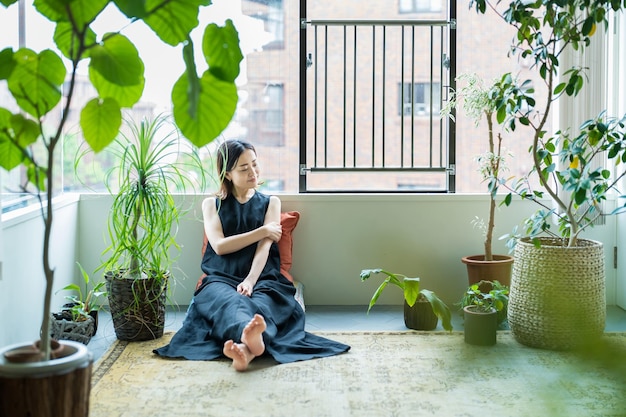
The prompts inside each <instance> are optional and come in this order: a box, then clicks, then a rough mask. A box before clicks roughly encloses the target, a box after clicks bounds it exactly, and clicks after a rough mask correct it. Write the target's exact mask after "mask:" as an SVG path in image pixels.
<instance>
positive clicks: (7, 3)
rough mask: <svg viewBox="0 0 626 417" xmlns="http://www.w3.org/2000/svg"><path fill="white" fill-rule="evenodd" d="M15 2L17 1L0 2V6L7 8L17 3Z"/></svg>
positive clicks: (6, 0)
mask: <svg viewBox="0 0 626 417" xmlns="http://www.w3.org/2000/svg"><path fill="white" fill-rule="evenodd" d="M17 2H18V0H0V4H2V5H4V6H5V7H9V6H10V5H12V4H13V3H17Z"/></svg>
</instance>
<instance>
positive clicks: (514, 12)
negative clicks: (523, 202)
mask: <svg viewBox="0 0 626 417" xmlns="http://www.w3.org/2000/svg"><path fill="white" fill-rule="evenodd" d="M488 5H489V6H490V7H489V8H492V6H493V5H491V4H490V3H489V1H488V0H470V7H473V8H475V9H476V11H477V12H478V13H485V12H486V10H487V9H488V8H487V6H488ZM624 8H626V3H622V2H620V1H616V0H599V1H594V2H589V1H587V0H567V1H561V0H559V1H555V0H544V1H534V2H528V1H525V0H514V1H512V2H510V3H509V4H508V6H506V9H505V10H504V11H503V12H502V14H501V17H502V18H503V19H504V21H505V22H507V23H508V24H510V25H511V26H512V27H513V28H514V30H515V37H514V39H513V42H512V43H513V45H512V53H513V54H519V55H520V56H521V57H522V58H524V59H526V60H530V62H531V63H532V65H531V68H532V69H534V70H536V71H537V73H538V75H539V76H540V77H541V79H542V80H543V81H544V82H545V84H546V86H547V93H548V94H547V98H546V101H545V102H543V103H542V104H541V105H537V103H533V102H528V108H521V107H515V106H514V107H510V106H508V105H506V103H504V102H502V103H499V104H498V106H497V113H498V122H499V123H509V124H510V123H514V122H515V121H519V122H520V123H521V124H523V125H525V126H528V127H529V128H530V129H531V131H532V133H533V139H532V144H531V146H530V148H529V149H530V153H531V155H532V157H533V168H532V170H531V172H530V173H529V174H528V175H527V176H525V177H524V178H521V179H518V180H517V181H515V182H513V183H512V184H511V185H510V186H507V188H509V190H510V194H509V196H507V198H506V199H505V204H506V205H508V204H510V203H511V201H512V198H511V194H515V195H518V196H520V197H521V198H522V199H528V200H532V201H535V202H537V203H538V204H539V205H540V206H542V208H540V209H539V211H538V212H537V213H536V214H535V215H533V216H531V217H529V218H528V219H527V220H526V221H525V222H524V223H525V226H524V231H523V233H518V232H517V229H515V230H514V231H513V233H512V234H509V235H508V236H507V237H508V238H509V241H508V243H507V245H508V246H509V247H510V248H512V247H513V246H514V244H515V242H516V241H517V239H519V238H520V237H522V236H523V235H526V236H528V237H530V238H531V240H532V241H533V242H535V244H537V245H538V244H539V236H540V235H542V234H548V235H552V236H555V237H560V238H563V240H564V241H567V245H568V246H575V245H576V240H577V238H578V236H579V235H580V233H581V232H582V231H583V230H585V229H587V228H588V227H592V226H593V224H594V221H595V219H597V218H598V217H599V216H604V215H607V214H616V213H620V212H623V211H626V204H624V205H622V206H621V207H618V208H617V210H615V211H613V212H612V213H604V212H603V211H602V206H601V203H602V202H603V201H604V200H605V199H606V197H607V194H609V193H612V192H615V193H617V195H620V196H621V197H623V195H622V194H621V193H620V191H619V190H618V188H617V184H618V183H619V181H620V180H621V179H622V178H623V177H624V176H626V169H624V166H625V165H624V162H626V137H625V134H626V133H625V132H626V129H624V125H625V122H626V116H622V117H621V118H619V117H613V116H608V115H607V114H606V112H605V111H601V112H600V113H599V114H598V115H597V116H593V117H592V118H591V119H589V120H588V121H586V122H584V123H583V124H582V125H581V126H580V127H579V129H578V131H574V132H571V131H565V130H561V131H558V132H556V133H555V134H554V135H550V134H548V133H547V132H546V122H547V120H548V119H549V116H550V111H551V109H552V107H553V105H554V104H555V103H556V102H557V100H559V99H560V98H561V97H564V96H569V97H576V96H577V95H578V94H579V93H580V92H581V91H582V89H583V87H584V81H585V77H586V74H585V70H586V69H585V68H581V67H578V66H575V65H574V66H566V67H562V65H561V64H562V63H563V62H564V61H563V59H562V58H563V57H562V54H563V53H564V52H566V51H570V50H575V51H583V50H584V49H585V48H586V47H588V46H589V45H590V43H591V37H592V36H593V35H594V34H595V33H596V29H597V27H598V26H599V25H602V26H604V27H606V26H607V25H608V16H609V15H610V12H611V11H616V12H621V11H623V9H624ZM598 159H600V160H602V161H608V163H609V164H610V163H611V162H613V165H614V172H613V171H612V170H609V169H605V168H602V167H597V163H596V162H595V161H597V160H598ZM592 160H594V161H593V162H592ZM532 177H536V180H537V182H538V183H539V185H540V187H541V189H539V190H536V189H534V187H533V186H532V184H534V182H533V181H531V178H532ZM544 192H545V193H546V194H547V196H548V197H550V198H551V199H552V200H553V201H554V203H555V206H556V207H548V206H547V205H544V204H543V203H542V202H541V201H539V199H540V198H542V197H543V196H544ZM555 217H556V218H557V219H558V220H557V226H558V231H554V230H551V221H550V219H552V218H555Z"/></svg>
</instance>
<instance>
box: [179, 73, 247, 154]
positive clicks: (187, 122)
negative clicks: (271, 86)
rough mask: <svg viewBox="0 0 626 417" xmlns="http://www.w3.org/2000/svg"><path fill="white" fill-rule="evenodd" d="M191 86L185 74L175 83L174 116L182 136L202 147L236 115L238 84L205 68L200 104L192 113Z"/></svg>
mask: <svg viewBox="0 0 626 417" xmlns="http://www.w3.org/2000/svg"><path fill="white" fill-rule="evenodd" d="M188 86H189V82H188V78H187V75H186V74H183V75H182V76H181V77H180V78H179V79H178V81H177V82H176V84H174V88H173V89H172V103H173V105H174V109H173V113H174V119H175V120H176V124H177V125H178V127H179V128H180V130H181V132H182V133H183V135H185V137H187V139H189V141H191V142H192V143H193V144H194V145H196V146H198V147H202V146H204V145H206V144H208V143H210V142H211V141H212V140H213V139H215V138H216V137H217V136H218V135H219V134H220V133H222V131H223V130H224V129H225V128H226V126H228V124H229V123H230V121H231V119H232V118H233V115H234V114H235V109H236V108H237V100H238V96H237V87H236V86H235V83H233V82H225V81H221V80H218V79H217V78H215V77H214V76H213V75H212V74H211V73H209V72H208V71H206V72H205V73H204V75H203V76H202V78H201V79H200V89H201V91H200V95H199V96H198V107H197V109H195V111H194V112H193V113H191V110H192V109H190V102H189V100H188V93H189V90H188ZM190 114H194V115H195V116H194V117H191V116H190Z"/></svg>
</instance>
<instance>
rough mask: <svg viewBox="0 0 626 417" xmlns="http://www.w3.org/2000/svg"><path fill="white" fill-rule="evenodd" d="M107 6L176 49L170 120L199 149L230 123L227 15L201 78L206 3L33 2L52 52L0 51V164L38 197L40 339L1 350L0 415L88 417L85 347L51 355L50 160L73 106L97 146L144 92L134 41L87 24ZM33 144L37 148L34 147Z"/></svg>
mask: <svg viewBox="0 0 626 417" xmlns="http://www.w3.org/2000/svg"><path fill="white" fill-rule="evenodd" d="M17 1H18V0H4V1H2V5H3V7H4V8H7V7H12V5H14V4H16V3H17ZM109 4H110V5H111V6H112V7H117V8H118V9H119V10H120V11H121V12H122V14H124V15H125V16H126V17H128V19H129V20H130V22H131V24H135V23H136V22H143V23H145V24H147V25H148V26H149V27H150V28H151V29H152V30H153V31H154V33H155V34H156V35H157V36H158V37H159V39H161V40H162V41H163V42H164V43H166V44H168V45H172V46H176V45H180V46H181V47H182V49H183V61H184V63H185V65H186V67H185V71H184V73H183V74H182V75H181V77H180V79H179V80H178V81H177V82H176V84H175V85H174V86H173V88H172V102H173V108H174V114H175V118H176V123H178V124H179V125H180V126H181V130H182V131H183V133H184V134H185V136H186V137H187V138H188V139H189V140H190V141H191V142H193V143H194V144H195V145H198V146H202V145H204V144H206V143H208V142H210V141H211V140H212V139H213V138H215V137H216V136H218V135H219V133H220V132H221V131H222V130H223V129H224V128H225V127H226V126H227V124H228V123H229V122H230V120H231V118H232V116H233V114H234V110H235V107H236V104H237V88H236V86H235V83H234V80H235V78H236V77H237V75H238V74H239V62H240V61H241V52H240V50H239V46H238V34H237V31H236V29H235V28H234V26H233V25H232V22H230V21H227V22H226V24H225V26H224V27H218V26H217V25H215V24H209V25H207V27H206V29H205V32H204V39H203V55H204V59H205V60H206V61H207V63H208V64H209V67H210V68H209V69H208V70H207V71H206V72H205V73H204V74H202V75H201V76H198V74H197V72H196V65H195V57H194V49H193V41H192V39H191V37H190V33H191V31H192V30H193V29H194V28H195V27H196V26H197V25H198V13H199V9H200V6H203V5H206V4H207V3H206V2H203V1H191V2H181V1H163V2H162V3H159V4H154V5H153V7H152V8H151V9H149V10H148V9H146V8H145V7H146V5H145V4H144V3H143V2H121V1H106V0H99V1H92V0H75V1H72V2H59V1H56V0H39V1H36V2H34V7H35V9H36V10H37V12H38V13H39V14H41V15H42V16H43V17H44V18H46V19H48V20H49V21H51V22H53V23H54V24H55V25H56V29H55V32H54V36H53V41H54V43H55V45H56V49H46V50H43V51H40V52H36V51H33V50H31V49H29V48H27V47H20V48H18V49H16V50H13V48H12V47H10V46H9V47H6V48H4V49H2V50H0V68H1V70H0V80H3V81H6V86H7V90H8V93H10V94H11V95H12V97H13V98H14V99H15V102H16V104H17V106H18V107H19V109H17V110H14V111H11V110H8V109H6V108H3V107H2V108H0V148H1V149H2V151H1V152H0V166H1V167H2V168H3V169H5V170H7V171H10V170H13V169H15V168H22V169H24V172H25V174H26V175H25V182H24V185H23V187H22V188H23V192H25V193H29V194H31V195H33V196H34V197H36V198H37V199H38V200H39V201H40V202H41V205H40V207H41V217H42V220H43V223H44V232H43V240H42V266H43V276H44V277H45V296H44V299H43V308H42V310H43V318H42V324H41V341H40V342H39V343H27V344H24V343H22V344H17V345H11V346H7V347H5V348H2V349H0V396H1V398H0V405H1V409H0V415H10V416H26V415H37V416H42V417H46V416H62V417H66V416H70V415H72V416H86V415H88V412H89V410H88V408H89V392H90V386H91V385H90V380H91V361H92V359H91V355H90V353H89V351H88V350H87V349H86V347H85V346H84V345H82V344H80V343H77V342H73V341H64V342H63V343H62V344H61V350H62V351H63V352H64V353H63V355H64V356H63V357H61V358H58V357H55V355H51V344H52V343H51V342H50V317H51V314H50V312H51V298H52V294H53V288H54V270H55V268H54V262H53V260H52V259H51V258H50V247H51V245H53V244H54V243H53V242H52V241H51V236H52V234H51V232H52V226H53V214H54V205H53V202H54V201H53V197H54V196H55V193H56V189H55V183H54V181H55V178H56V175H55V174H56V167H55V162H54V161H55V156H56V155H58V153H59V152H60V149H61V146H60V145H61V142H62V140H64V139H66V138H67V139H69V138H70V137H69V136H66V133H65V132H66V127H67V126H66V125H67V124H68V118H67V116H68V114H69V113H70V110H71V111H72V112H78V113H80V120H81V122H80V127H81V133H82V136H83V137H84V139H85V141H86V142H87V143H88V144H89V146H90V147H91V148H92V149H93V150H94V151H96V152H98V151H100V150H102V149H104V148H105V147H106V146H108V144H109V143H110V142H111V141H112V140H113V139H114V138H115V136H116V135H117V132H118V130H119V127H120V125H121V109H122V108H130V107H132V106H133V105H134V104H135V103H137V102H138V101H139V99H140V98H141V95H142V92H143V86H144V76H143V72H144V65H143V62H142V60H141V58H140V56H139V54H138V51H137V49H136V47H135V45H134V44H133V43H132V41H131V40H130V39H129V38H128V37H126V36H125V35H123V34H122V33H121V32H120V31H119V28H117V27H115V28H112V27H109V28H108V29H109V32H108V33H106V34H104V35H103V34H100V35H98V34H97V33H95V32H94V31H93V29H92V27H91V25H92V23H94V22H95V21H96V20H97V18H98V16H99V15H100V13H101V12H102V11H103V10H104V9H105V8H106V9H109V8H108V7H107V6H109ZM15 7H17V6H15ZM172 28H177V29H178V30H176V31H173V30H171V29H172ZM79 67H85V68H88V71H89V80H90V83H91V84H92V86H93V87H94V88H95V90H96V92H97V97H95V98H93V100H91V101H89V102H88V103H87V104H85V106H84V107H82V109H80V110H77V109H76V106H75V105H74V101H73V98H74V92H75V86H76V80H77V77H78V69H79ZM58 105H61V106H62V110H61V111H60V114H61V117H59V118H58V119H55V118H54V117H53V114H55V112H53V109H55V108H56V107H57V106H58ZM207 114H210V115H211V116H210V117H207V116H206V115H207ZM35 145H38V146H39V147H40V148H42V149H43V152H41V153H38V152H34V151H33V147H34V146H35ZM55 345H56V344H55ZM63 347H65V349H63ZM12 352H18V353H19V354H12ZM17 356H19V357H21V358H24V357H28V361H29V362H28V363H27V364H21V363H13V362H10V358H15V357H17ZM44 375H45V376H44ZM44 391H45V392H46V394H44V393H43V392H44Z"/></svg>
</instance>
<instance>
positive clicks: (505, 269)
mask: <svg viewBox="0 0 626 417" xmlns="http://www.w3.org/2000/svg"><path fill="white" fill-rule="evenodd" d="M484 259H485V255H472V256H464V257H463V258H461V262H463V263H464V264H465V266H466V267H467V279H468V282H469V285H473V284H476V283H478V282H480V281H496V280H497V281H500V284H502V285H506V286H507V287H508V286H510V285H511V269H512V268H511V267H512V266H513V257H512V256H508V255H493V261H485V260H484ZM490 290H491V288H486V287H485V288H483V287H481V291H482V292H489V291H490Z"/></svg>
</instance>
